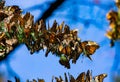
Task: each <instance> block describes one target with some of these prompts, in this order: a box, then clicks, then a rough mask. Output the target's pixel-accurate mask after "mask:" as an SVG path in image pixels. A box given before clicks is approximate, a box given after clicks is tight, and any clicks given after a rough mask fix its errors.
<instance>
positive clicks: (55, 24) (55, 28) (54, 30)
mask: <svg viewBox="0 0 120 82" xmlns="http://www.w3.org/2000/svg"><path fill="white" fill-rule="evenodd" d="M50 31H51V32H55V33H56V32H57V22H56V20H55V21H54V23H53V26H52V27H51V28H50Z"/></svg>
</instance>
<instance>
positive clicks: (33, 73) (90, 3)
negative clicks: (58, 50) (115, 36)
mask: <svg viewBox="0 0 120 82" xmlns="http://www.w3.org/2000/svg"><path fill="white" fill-rule="evenodd" d="M54 1H55V0H6V5H18V6H19V7H20V8H21V9H22V10H23V14H25V13H26V12H30V13H31V14H33V15H34V19H35V20H37V18H38V17H39V16H41V15H42V13H43V12H44V11H45V10H47V8H48V7H49V6H50V3H52V2H54ZM110 9H115V10H116V7H115V3H114V0H65V2H64V3H63V4H62V5H61V6H60V7H58V8H57V9H56V11H55V12H53V13H52V15H51V16H50V17H49V18H48V19H47V22H48V20H49V23H50V25H52V24H53V21H54V20H56V21H57V22H58V23H59V24H61V22H62V21H64V22H65V24H67V25H69V26H70V28H71V29H76V28H77V29H78V32H79V33H78V36H79V37H80V38H81V40H82V41H84V40H92V41H96V42H97V43H98V44H99V45H100V49H98V50H97V51H96V53H95V54H94V55H92V59H93V61H90V60H89V59H88V58H86V57H82V56H81V57H80V58H79V60H78V61H77V63H76V64H71V69H66V68H64V67H63V66H61V65H60V64H59V58H57V57H56V56H54V55H52V54H51V53H50V54H49V56H48V57H47V58H46V57H45V56H44V54H45V51H40V52H39V53H34V54H33V55H30V52H29V51H28V50H27V48H26V46H25V45H20V46H19V47H17V49H15V51H14V52H13V53H11V54H10V57H9V64H10V66H11V67H12V69H13V70H14V71H15V72H16V73H17V74H18V76H19V77H20V79H21V81H22V82H25V81H26V80H27V79H30V80H32V79H33V78H34V79H37V78H43V79H45V81H46V82H51V79H52V76H57V77H58V76H59V75H61V76H62V77H64V72H66V73H68V72H69V73H70V74H72V75H74V76H75V77H77V76H78V74H79V73H81V72H83V71H85V72H87V70H88V69H90V70H92V74H93V76H96V75H98V74H101V73H107V74H108V77H107V78H105V80H104V82H110V81H111V75H112V71H111V69H112V65H113V61H114V56H115V47H113V48H110V46H109V39H107V38H106V37H105V36H104V34H105V32H106V30H108V27H109V22H108V21H107V20H106V14H107V12H108V11H109V10H110ZM0 69H1V70H0V71H1V72H2V73H4V75H5V76H7V77H8V78H9V79H12V80H13V77H12V76H11V77H10V76H9V75H10V72H9V69H8V68H7V66H6V62H5V61H3V62H2V63H0Z"/></svg>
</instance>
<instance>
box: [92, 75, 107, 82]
mask: <svg viewBox="0 0 120 82" xmlns="http://www.w3.org/2000/svg"><path fill="white" fill-rule="evenodd" d="M105 77H107V74H100V75H98V76H95V77H94V80H95V82H103V80H104V78H105Z"/></svg>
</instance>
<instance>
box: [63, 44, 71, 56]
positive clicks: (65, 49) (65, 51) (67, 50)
mask: <svg viewBox="0 0 120 82" xmlns="http://www.w3.org/2000/svg"><path fill="white" fill-rule="evenodd" d="M61 53H62V54H65V55H67V56H69V55H70V54H71V48H70V47H69V46H65V47H63V48H62V50H61Z"/></svg>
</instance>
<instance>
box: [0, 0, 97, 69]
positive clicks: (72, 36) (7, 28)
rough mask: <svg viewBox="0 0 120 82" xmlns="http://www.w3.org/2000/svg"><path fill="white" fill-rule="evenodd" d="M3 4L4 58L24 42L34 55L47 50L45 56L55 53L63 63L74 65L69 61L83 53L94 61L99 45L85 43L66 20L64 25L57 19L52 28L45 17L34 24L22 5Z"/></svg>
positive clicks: (0, 22) (0, 36)
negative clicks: (23, 11)
mask: <svg viewBox="0 0 120 82" xmlns="http://www.w3.org/2000/svg"><path fill="white" fill-rule="evenodd" d="M4 3H5V2H4V1H2V2H1V3H0V44H1V45H0V60H2V59H3V58H4V57H5V56H6V55H7V54H9V52H11V51H12V50H13V49H14V48H15V47H16V46H18V45H19V44H22V43H24V44H25V45H26V46H27V48H28V50H30V52H31V54H33V53H34V52H38V51H39V50H44V49H46V53H45V56H46V57H47V56H48V54H49V53H50V52H51V53H52V54H54V55H56V56H59V57H60V60H59V63H60V64H61V65H63V66H65V67H66V68H70V63H69V61H70V60H71V59H72V63H76V61H77V60H78V58H79V56H80V54H82V53H83V54H84V55H85V56H86V57H88V58H89V59H90V60H92V59H91V57H90V55H92V54H94V52H95V51H96V49H98V48H99V45H98V44H97V43H96V42H94V41H83V42H81V40H80V38H78V36H77V33H78V31H77V30H76V29H75V30H70V27H69V26H68V25H64V22H62V23H61V24H60V25H58V23H57V22H56V21H54V23H53V25H52V27H50V26H49V23H48V25H46V24H45V22H44V20H40V21H39V22H37V23H35V24H34V21H33V16H32V15H31V14H30V13H26V14H25V15H22V14H21V12H22V10H21V9H20V8H19V7H18V6H4Z"/></svg>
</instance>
